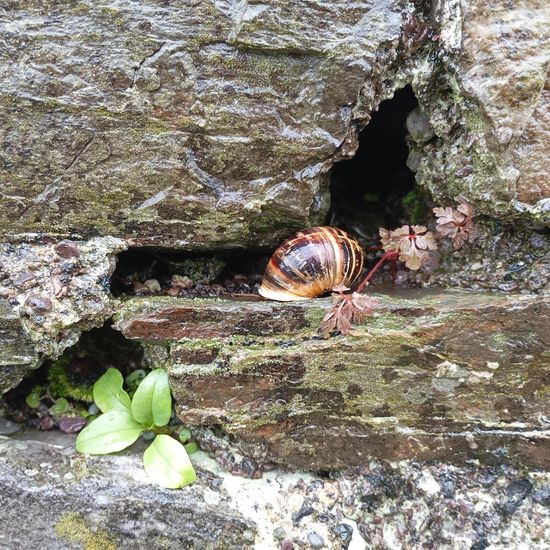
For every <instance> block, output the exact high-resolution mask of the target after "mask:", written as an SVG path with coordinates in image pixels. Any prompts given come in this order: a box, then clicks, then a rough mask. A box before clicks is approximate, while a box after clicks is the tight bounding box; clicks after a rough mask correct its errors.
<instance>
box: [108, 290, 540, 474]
mask: <svg viewBox="0 0 550 550" xmlns="http://www.w3.org/2000/svg"><path fill="white" fill-rule="evenodd" d="M377 297H378V298H380V300H381V306H380V308H379V309H378V310H377V313H376V315H375V316H374V317H373V318H369V319H368V320H367V322H366V323H365V324H364V325H362V326H361V327H358V328H357V329H356V330H354V333H353V334H352V335H351V336H349V337H333V338H331V339H329V340H323V339H322V338H320V337H319V336H318V334H317V328H318V326H319V322H320V319H321V318H322V317H323V315H324V313H325V308H326V307H327V306H328V300H315V301H312V302H301V303H296V304H292V305H288V304H276V303H265V302H250V301H248V302H245V301H211V300H184V299H172V298H164V299H158V298H157V299H151V300H149V299H143V298H136V299H132V300H130V301H129V302H127V303H126V304H125V307H124V308H123V309H122V310H121V312H120V313H119V314H118V315H117V316H116V323H115V327H116V328H118V329H119V330H121V331H122V333H123V334H124V336H126V337H127V338H130V339H138V340H139V341H141V342H143V344H144V345H145V350H146V356H147V357H148V358H149V360H150V361H151V363H152V364H156V365H158V366H163V367H165V368H167V370H168V372H169V374H170V382H171V387H172V391H173V393H174V397H175V399H176V401H177V402H178V404H179V407H178V414H179V415H180V417H181V419H182V421H183V422H184V423H185V424H188V425H192V426H211V425H214V426H219V427H221V428H222V429H223V431H224V432H226V433H229V434H231V436H232V440H233V441H234V442H236V444H237V445H238V446H239V448H240V452H242V453H244V454H245V455H246V456H248V457H251V458H252V459H254V460H255V461H256V462H257V463H258V464H260V465H261V464H262V463H270V462H275V463H282V464H287V465H288V464H290V465H293V466H297V467H301V468H306V469H308V468H313V469H317V470H330V469H338V468H346V467H350V466H356V465H358V464H362V463H363V462H364V460H365V456H374V457H378V458H383V459H391V460H399V459H403V458H416V459H423V460H433V459H438V460H443V461H448V462H459V463H461V462H462V463H463V462H464V461H466V460H469V459H472V458H473V457H475V458H478V459H480V460H482V461H484V462H488V463H493V462H498V461H501V460H505V461H507V462H512V463H513V462H515V463H518V464H523V465H525V464H533V465H539V466H542V465H543V464H548V456H547V453H548V449H549V443H550V432H549V431H548V426H547V422H546V418H547V417H548V414H549V413H550V409H549V406H548V392H549V384H548V375H549V373H550V371H549V368H550V363H549V361H548V352H547V350H548V348H549V346H550V316H549V313H550V310H549V305H548V302H547V301H546V302H544V301H541V300H539V299H538V298H536V297H528V296H524V297H507V296H504V295H502V294H501V295H495V294H491V293H472V292H464V291H458V292H451V291H430V290H428V291H417V292H414V291H410V292H408V293H406V294H404V295H401V296H399V295H394V296H388V295H378V296H377ZM202 443H203V444H205V445H208V440H206V441H203V442H202ZM207 448H209V447H208V446H207ZM210 448H211V450H213V451H215V450H216V444H215V443H214V444H212V445H211V446H210Z"/></svg>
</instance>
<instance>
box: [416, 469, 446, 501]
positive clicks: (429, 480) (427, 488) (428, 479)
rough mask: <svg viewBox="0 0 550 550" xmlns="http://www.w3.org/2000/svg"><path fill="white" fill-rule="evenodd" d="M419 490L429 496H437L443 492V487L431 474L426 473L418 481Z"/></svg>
mask: <svg viewBox="0 0 550 550" xmlns="http://www.w3.org/2000/svg"><path fill="white" fill-rule="evenodd" d="M418 488H419V489H420V490H421V491H423V492H424V493H426V494H427V495H436V494H437V493H439V491H441V485H439V483H437V481H436V480H435V479H434V477H433V476H432V474H431V473H430V472H424V473H423V474H422V476H421V477H420V479H419V480H418Z"/></svg>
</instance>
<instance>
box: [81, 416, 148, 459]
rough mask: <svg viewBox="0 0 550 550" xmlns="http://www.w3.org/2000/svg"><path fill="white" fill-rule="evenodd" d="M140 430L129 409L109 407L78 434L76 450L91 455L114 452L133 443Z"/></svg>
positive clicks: (141, 429)
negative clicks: (108, 409) (109, 408)
mask: <svg viewBox="0 0 550 550" xmlns="http://www.w3.org/2000/svg"><path fill="white" fill-rule="evenodd" d="M142 431H143V428H142V427H141V425H140V424H139V423H138V422H136V421H135V420H134V419H133V418H132V415H131V413H130V412H129V411H126V410H120V409H111V410H110V411H108V412H106V413H105V414H102V415H101V416H98V417H97V418H96V419H95V420H93V421H92V422H90V424H89V425H88V426H86V427H85V428H84V429H83V430H82V431H81V432H80V433H79V434H78V437H77V438H76V450H77V451H78V452H79V453H86V454H91V455H105V454H109V453H116V452H117V451H122V449H125V448H126V447H128V446H130V445H131V444H132V443H134V441H136V439H137V438H138V437H139V435H140V434H141V432H142Z"/></svg>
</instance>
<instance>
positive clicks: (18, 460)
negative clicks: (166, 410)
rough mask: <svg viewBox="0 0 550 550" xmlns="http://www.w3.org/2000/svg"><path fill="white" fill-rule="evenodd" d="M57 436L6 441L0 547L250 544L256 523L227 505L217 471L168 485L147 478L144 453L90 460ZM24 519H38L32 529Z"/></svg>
mask: <svg viewBox="0 0 550 550" xmlns="http://www.w3.org/2000/svg"><path fill="white" fill-rule="evenodd" d="M52 439H53V438H52V437H49V438H46V441H50V442H41V441H32V440H20V441H13V440H10V439H7V438H0V479H1V483H2V493H1V494H0V503H1V506H0V510H1V512H0V518H1V520H2V521H1V527H0V545H2V546H4V545H5V546H6V547H7V548H22V549H23V548H24V549H27V548H36V547H41V548H47V549H54V548H59V549H61V548H63V549H73V548H74V549H77V548H104V549H112V550H115V549H119V548H120V549H122V548H151V547H156V548H159V547H163V548H173V549H175V548H182V546H183V547H185V548H234V549H237V548H239V549H240V548H252V546H251V544H250V543H251V542H253V541H254V538H255V534H256V528H255V526H254V523H253V521H252V520H251V519H246V518H244V517H243V516H242V515H241V514H240V513H239V512H238V511H237V510H236V509H235V508H233V509H230V508H229V507H228V505H227V504H228V498H227V493H225V491H223V489H221V488H220V481H221V480H219V479H217V478H216V477H215V476H209V475H208V474H205V475H203V480H202V482H200V483H198V484H195V485H193V486H191V487H188V488H186V489H183V490H181V491H170V490H163V489H160V488H158V487H156V486H154V485H151V484H149V483H148V482H147V480H146V479H145V474H144V472H143V465H142V460H141V455H140V454H138V453H131V454H125V455H117V456H110V457H104V458H93V457H84V456H82V455H78V454H76V452H75V451H74V439H73V438H70V437H60V436H57V437H56V438H55V439H53V441H52ZM211 487H212V488H211ZM23 517H27V518H30V517H32V521H30V522H28V527H27V528H25V527H24V525H22V522H21V518H23Z"/></svg>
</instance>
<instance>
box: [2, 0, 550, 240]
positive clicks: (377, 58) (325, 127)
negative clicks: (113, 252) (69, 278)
mask: <svg viewBox="0 0 550 550" xmlns="http://www.w3.org/2000/svg"><path fill="white" fill-rule="evenodd" d="M546 4H547V3H546V2H544V0H529V1H524V2H520V3H519V4H517V5H516V4H515V5H514V6H513V7H510V5H509V3H508V2H505V1H504V0H492V1H491V2H489V3H487V2H480V1H476V2H470V3H468V4H467V5H462V4H461V3H459V2H442V3H441V4H434V6H433V8H432V10H431V12H429V10H426V6H424V8H423V9H420V8H419V9H417V11H416V12H415V13H414V14H413V13H412V11H413V10H412V9H411V6H410V5H409V3H407V2H404V1H402V0H376V1H374V2H372V1H364V2H353V3H349V2H347V1H340V2H318V3H315V2H313V3H312V2H293V3H291V4H289V3H288V2H283V1H276V2H269V3H263V4H262V3H257V2H253V1H244V2H233V1H225V0H219V1H218V0H216V1H206V2H194V1H189V0H178V1H177V2H172V3H170V4H169V5H167V4H166V3H165V2H161V1H160V0H148V1H147V2H140V3H135V2H129V1H127V0H109V1H104V2H100V3H97V2H92V1H82V2H62V3H59V2H53V1H50V2H43V1H36V0H26V1H25V2H20V1H18V0H17V1H16V0H11V1H8V2H4V3H3V6H2V8H0V10H1V12H0V13H1V15H2V17H1V20H0V36H1V37H2V42H3V44H4V48H3V50H2V53H1V54H0V56H1V57H0V79H1V81H2V95H1V98H0V105H1V106H2V112H3V122H2V127H1V129H0V131H1V136H0V139H1V143H2V161H3V165H2V169H1V171H0V188H1V189H2V192H1V194H0V232H1V234H2V235H4V236H5V238H8V239H9V238H13V237H14V236H15V235H21V234H26V233H28V232H36V231H42V232H46V233H51V234H56V235H61V236H70V237H72V238H77V237H85V238H88V237H90V236H97V235H112V236H117V237H121V238H124V239H127V240H128V241H129V242H131V243H132V244H137V245H144V244H155V245H159V246H161V245H162V246H175V247H180V248H186V249H193V250H197V249H208V250H212V249H216V248H240V247H243V246H261V245H263V246H271V245H274V244H276V243H277V242H279V241H280V240H281V239H282V238H283V237H286V236H288V234H289V233H290V232H292V230H294V229H299V228H303V227H306V226H308V225H311V224H314V223H317V222H318V221H320V220H322V219H323V217H324V215H325V214H326V212H327V207H328V199H329V197H328V189H327V188H328V171H329V169H330V167H331V166H332V164H333V162H334V161H335V160H338V159H339V158H341V157H342V156H346V155H352V154H353V153H354V151H355V148H356V132H357V129H358V128H361V127H362V126H364V124H365V123H367V122H368V120H369V117H370V114H371V112H372V111H373V109H375V108H376V107H377V105H378V104H379V103H380V102H381V101H382V100H383V99H386V98H388V97H391V95H392V94H393V92H394V91H395V90H396V89H397V88H400V87H403V86H404V85H406V84H407V83H412V85H413V88H414V90H415V93H416V95H417V97H418V99H419V102H420V104H421V106H422V109H423V110H424V111H425V112H426V113H427V115H428V117H429V121H430V123H431V125H432V126H433V129H434V132H435V137H434V138H433V139H432V140H430V141H429V142H428V143H421V144H419V147H418V151H417V156H418V155H420V156H421V159H420V161H419V162H417V163H416V164H417V169H418V170H419V172H418V181H419V182H420V184H422V185H424V186H427V187H428V188H429V189H430V190H431V191H432V193H434V195H436V196H437V197H438V199H442V198H449V197H453V198H454V197H456V196H458V195H460V194H463V195H464V196H466V198H468V199H469V200H471V201H473V202H474V203H475V204H476V206H478V208H479V209H480V210H481V211H482V212H484V213H486V214H488V215H490V216H494V217H498V218H499V219H501V220H504V221H508V220H510V219H512V218H517V217H519V218H522V217H523V218H530V219H537V220H539V221H541V220H543V218H544V217H545V216H546V215H547V213H548V212H547V206H548V205H547V199H548V187H547V185H546V184H545V183H544V174H545V173H547V172H548V160H547V159H548V158H549V157H550V155H548V143H549V142H550V140H548V135H547V134H548V125H547V124H546V118H547V116H546V113H548V108H549V107H548V97H547V96H548V94H547V93H546V92H544V93H543V87H544V83H545V80H546V72H547V66H548V61H549V58H550V56H549V42H548V29H549V28H550V25H549V24H548V21H549V19H548V7H547V5H546Z"/></svg>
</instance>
